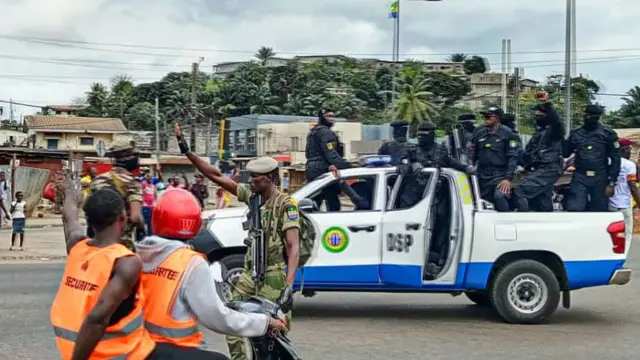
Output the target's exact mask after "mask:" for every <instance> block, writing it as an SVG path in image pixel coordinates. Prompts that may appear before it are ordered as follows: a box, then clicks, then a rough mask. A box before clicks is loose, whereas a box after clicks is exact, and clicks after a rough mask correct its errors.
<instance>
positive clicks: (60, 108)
mask: <svg viewBox="0 0 640 360" xmlns="http://www.w3.org/2000/svg"><path fill="white" fill-rule="evenodd" d="M42 108H43V109H46V108H49V109H51V110H54V111H78V110H82V109H84V108H86V106H84V105H47V106H43V107H42Z"/></svg>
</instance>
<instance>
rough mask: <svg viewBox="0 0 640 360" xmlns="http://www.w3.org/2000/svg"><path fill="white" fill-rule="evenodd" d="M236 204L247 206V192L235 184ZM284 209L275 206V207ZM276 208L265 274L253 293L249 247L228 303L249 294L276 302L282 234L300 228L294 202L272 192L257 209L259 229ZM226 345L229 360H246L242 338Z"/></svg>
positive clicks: (282, 276)
mask: <svg viewBox="0 0 640 360" xmlns="http://www.w3.org/2000/svg"><path fill="white" fill-rule="evenodd" d="M237 196H238V201H241V202H244V203H245V204H247V205H249V197H250V196H251V189H250V188H249V186H247V185H243V184H239V185H238V190H237ZM283 202H286V203H285V204H283V205H284V206H278V205H279V204H282V203H283ZM276 207H279V208H281V209H283V210H286V211H283V214H281V216H282V219H280V221H279V225H278V226H279V229H276V230H275V231H270V232H271V233H270V234H265V235H266V236H267V237H268V238H267V244H268V250H267V271H266V276H265V281H264V283H263V284H262V285H261V286H260V288H259V289H258V293H257V294H256V293H255V287H254V284H253V278H252V277H251V260H252V253H251V248H249V249H248V251H247V254H246V256H245V260H244V265H245V267H244V271H243V272H242V275H241V276H240V278H239V279H238V282H237V283H236V284H235V288H234V290H233V293H232V295H231V296H232V300H234V301H237V300H239V301H243V300H247V299H248V298H249V297H251V296H252V295H257V296H260V297H263V298H265V299H267V300H270V301H277V300H278V297H279V296H280V293H281V292H282V290H283V289H284V288H285V287H286V286H287V281H286V273H285V271H284V268H285V265H286V261H285V255H284V254H285V241H286V240H285V237H284V236H285V235H284V234H285V232H286V231H287V230H288V229H292V228H297V229H298V230H299V229H300V214H299V212H298V205H297V203H296V202H295V200H293V199H291V198H290V197H289V196H288V195H287V194H284V193H281V192H279V191H276V192H275V193H274V194H273V196H272V197H271V198H270V199H269V200H267V201H266V202H265V204H264V205H263V206H262V207H261V208H260V214H261V216H262V228H263V229H265V230H268V229H269V228H270V227H271V220H272V212H273V211H274V209H275V208H276ZM286 319H287V324H288V326H289V327H290V326H291V312H289V313H287V314H286ZM227 345H228V346H229V355H231V359H232V360H248V355H247V352H246V347H245V342H244V339H242V338H239V337H234V336H227Z"/></svg>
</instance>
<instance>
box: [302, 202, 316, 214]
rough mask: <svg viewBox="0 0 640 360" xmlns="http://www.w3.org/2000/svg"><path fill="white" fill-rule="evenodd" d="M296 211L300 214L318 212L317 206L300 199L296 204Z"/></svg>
mask: <svg viewBox="0 0 640 360" xmlns="http://www.w3.org/2000/svg"><path fill="white" fill-rule="evenodd" d="M298 209H300V211H302V212H306V213H312V212H314V211H318V205H316V203H315V202H314V201H313V200H311V199H302V200H300V201H299V202H298Z"/></svg>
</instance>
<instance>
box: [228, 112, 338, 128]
mask: <svg viewBox="0 0 640 360" xmlns="http://www.w3.org/2000/svg"><path fill="white" fill-rule="evenodd" d="M227 121H229V130H242V129H249V128H256V127H258V125H265V124H289V123H296V122H316V121H318V118H317V117H316V116H296V115H260V114H253V115H243V116H234V117H230V118H228V119H227ZM336 121H337V122H346V121H347V119H345V118H336Z"/></svg>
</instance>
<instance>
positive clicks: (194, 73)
mask: <svg viewBox="0 0 640 360" xmlns="http://www.w3.org/2000/svg"><path fill="white" fill-rule="evenodd" d="M203 60H204V58H203V57H200V59H198V61H196V62H194V63H193V64H191V111H189V115H190V117H191V141H190V143H191V151H193V152H194V153H197V149H196V145H197V142H196V133H197V131H196V121H197V120H198V119H197V118H196V114H195V112H196V107H197V105H198V70H199V68H200V63H201V62H202V61H203Z"/></svg>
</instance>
